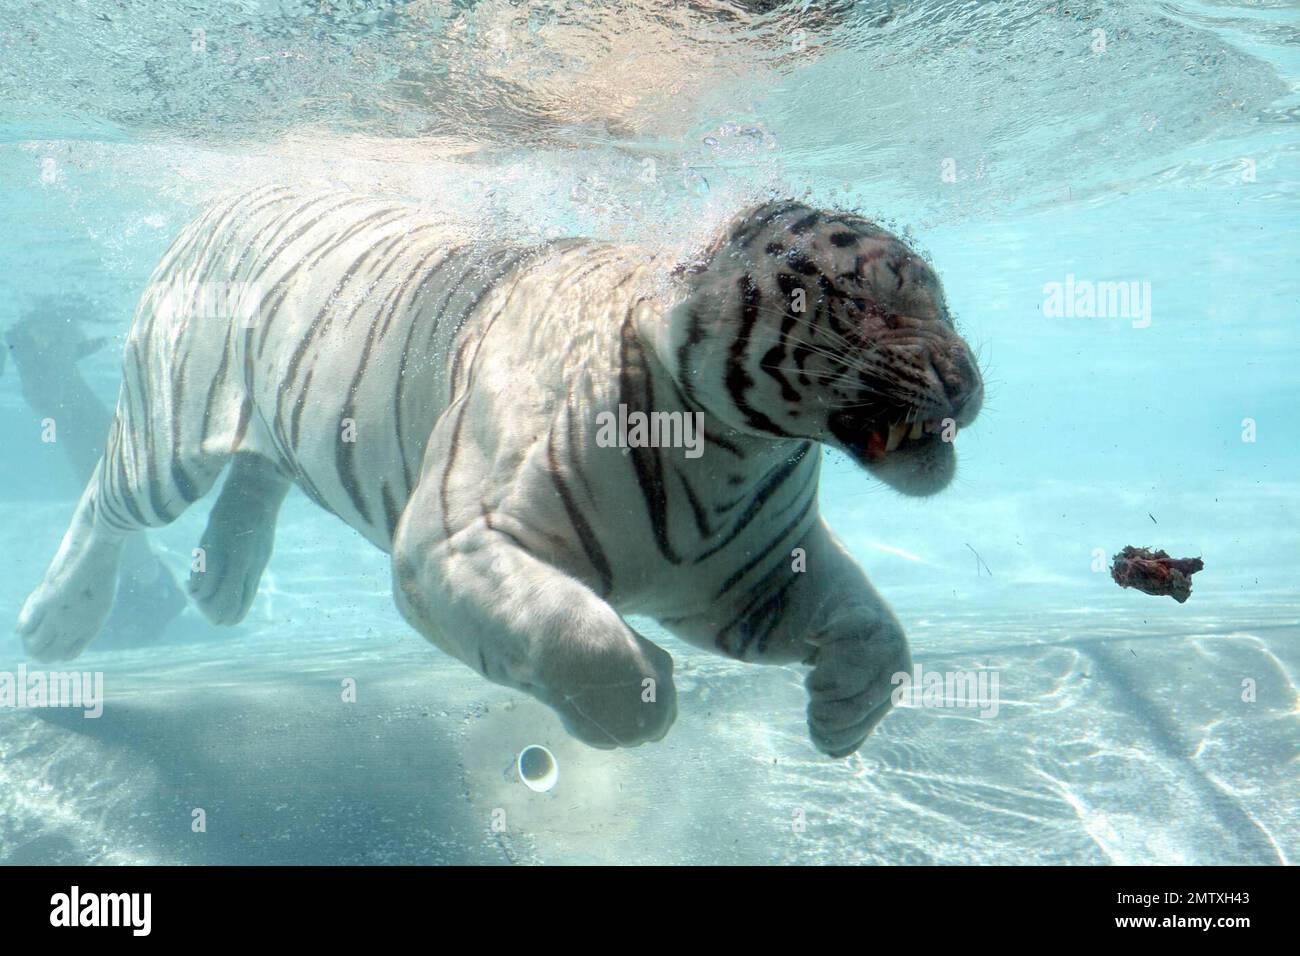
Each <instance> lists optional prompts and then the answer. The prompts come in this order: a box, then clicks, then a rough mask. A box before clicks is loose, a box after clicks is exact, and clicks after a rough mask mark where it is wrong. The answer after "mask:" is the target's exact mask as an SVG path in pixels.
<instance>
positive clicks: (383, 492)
mask: <svg viewBox="0 0 1300 956" xmlns="http://www.w3.org/2000/svg"><path fill="white" fill-rule="evenodd" d="M705 261H706V264H705V265H703V266H699V267H696V268H694V269H676V270H673V269H672V263H667V262H663V261H661V260H660V259H658V258H656V256H655V255H653V254H651V253H649V252H647V251H645V250H644V249H641V248H639V247H636V246H633V245H628V244H611V243H604V242H594V241H584V240H576V239H568V240H561V241H556V242H551V243H546V244H541V245H537V246H523V245H520V246H511V245H499V244H486V243H474V242H469V241H465V240H463V239H462V238H460V237H457V236H456V235H454V234H453V233H452V231H451V230H449V229H448V227H446V226H445V225H443V224H440V223H438V222H436V221H435V220H433V219H432V218H429V217H426V216H423V215H421V214H420V213H418V212H417V211H415V210H413V209H411V208H408V207H406V206H403V205H402V204H400V203H397V202H392V201H385V200H380V199H374V198H368V197H364V196H358V195H353V194H346V193H338V192H325V193H304V192H300V191H299V190H296V189H292V188H287V187H286V188H277V187H267V188H263V189H259V190H256V191H254V192H252V193H249V194H246V195H243V196H240V197H238V198H236V199H234V200H231V201H229V202H226V203H224V204H222V205H218V206H215V207H213V208H211V209H209V210H208V211H207V212H206V213H205V214H204V215H202V216H201V217H200V218H199V219H198V220H197V221H196V222H194V223H193V224H192V225H191V226H189V227H188V228H187V229H186V230H185V232H184V233H183V234H182V235H181V236H180V238H179V239H178V240H177V241H176V242H175V243H174V244H173V246H172V247H171V249H170V250H169V251H168V252H167V254H166V255H165V256H164V258H163V260H162V262H161V263H160V264H159V266H158V268H157V270H156V272H155V274H154V277H153V281H152V282H151V283H150V286H149V291H148V292H147V293H146V294H145V296H144V297H143V299H142V301H141V303H140V306H139V309H138V311H137V313H136V316H135V319H134V322H133V325H132V328H131V332H130V335H129V338H128V341H127V344H126V349H125V358H124V376H123V384H122V389H121V395H120V398H119V400H118V405H117V413H116V419H115V421H114V423H113V426H112V431H111V434H110V436H109V438H108V443H107V447H106V449H105V451H104V455H103V457H102V459H101V461H100V463H99V465H98V467H97V469H96V472H95V475H94V476H93V477H92V479H91V481H90V483H89V485H88V486H87V488H86V490H85V492H84V494H83V495H82V497H81V501H80V504H79V505H78V507H77V511H76V514H75V516H74V518H73V520H72V525H71V527H70V528H69V530H68V532H67V534H66V536H65V537H64V539H63V543H62V546H61V547H60V548H59V551H58V553H57V555H56V556H55V558H54V560H53V562H52V564H51V566H50V568H49V570H48V571H47V573H46V575H45V579H44V581H43V582H42V583H41V585H40V586H39V587H38V588H37V589H36V591H35V592H34V593H33V594H32V595H31V596H30V597H29V598H28V600H27V602H26V604H25V605H24V607H23V609H22V612H21V614H20V616H19V622H18V630H19V633H20V634H21V635H22V636H23V639H24V641H25V645H26V647H27V649H28V651H29V652H30V653H31V654H32V655H33V656H35V657H37V658H40V659H67V658H71V657H75V656H76V655H77V654H79V653H80V652H81V651H82V649H83V648H84V647H85V646H86V645H87V644H88V643H89V642H90V641H91V640H92V639H93V638H94V637H95V634H96V632H97V631H98V630H99V628H100V626H101V624H102V623H103V621H104V618H105V616H106V615H107V613H108V611H109V608H110V606H111V603H112V600H113V585H112V582H114V581H115V580H116V578H117V575H116V573H115V572H116V565H117V562H118V560H119V557H120V555H121V552H122V546H123V542H124V541H125V540H126V538H127V536H128V535H129V534H130V533H131V532H134V531H136V530H138V529H141V528H145V527H149V526H158V525H163V524H166V523H167V522H170V521H172V520H173V519H175V518H176V517H177V516H178V515H179V514H180V513H181V512H182V511H184V510H185V508H186V507H187V506H188V505H189V504H190V503H192V502H193V501H195V500H196V499H197V498H198V497H199V496H201V495H202V494H204V493H205V492H206V491H207V490H208V489H209V488H210V487H211V486H212V484H213V483H214V482H215V481H216V479H217V477H218V475H219V474H220V473H221V471H222V469H223V468H224V467H225V466H226V465H227V464H228V463H229V464H230V466H231V467H230V470H229V473H228V476H227V478H226V480H225V483H224V485H223V487H222V490H221V493H220V495H219V496H218V498H217V501H216V503H215V505H214V507H213V509H212V513H211V516H210V518H209V521H208V525H207V530H206V531H205V532H204V534H203V537H202V540H201V541H200V546H201V547H202V548H203V550H204V553H205V555H206V569H205V570H203V571H197V572H195V573H194V574H193V575H192V576H191V580H190V591H191V594H192V595H193V597H194V599H195V600H196V601H197V603H198V604H199V606H200V607H201V608H202V610H203V611H204V612H205V614H206V615H207V616H208V617H209V618H210V619H211V620H213V621H215V622H219V623H234V622H236V621H239V620H240V619H241V618H242V617H243V616H244V614H245V613H246V612H247V611H248V608H249V605H250V604H251V602H252V599H253V596H254V593H255V592H256V589H257V584H258V580H259V577H260V575H261V573H262V570H263V568H264V567H265V565H266V562H267V559H268V557H269V555H270V552H271V544H272V537H273V534H274V525H275V518H276V512H277V510H278V508H279V506H280V503H281V501H282V500H283V498H284V496H285V494H286V492H287V491H288V489H289V487H290V486H291V485H294V484H296V485H298V486H299V487H300V488H302V489H303V490H304V491H305V492H306V493H307V494H308V495H309V496H310V497H311V498H312V499H314V500H315V501H316V502H317V503H318V504H320V505H321V506H322V507H324V508H326V509H327V510H329V511H331V512H333V513H334V514H336V515H337V516H339V517H340V518H341V519H343V520H344V521H346V522H347V523H348V524H349V525H351V526H352V527H354V528H356V529H357V530H358V531H360V532H361V533H362V534H363V535H365V536H366V537H367V538H369V539H370V540H371V541H372V542H374V544H375V545H377V546H378V547H380V548H382V549H384V550H385V551H386V552H388V553H390V554H391V555H392V567H393V581H394V589H393V590H394V595H395V598H396V601H397V605H398V607H399V608H400V609H401V611H402V613H403V615H404V616H405V617H406V619H407V620H408V621H409V622H410V624H411V625H412V626H413V627H414V628H415V629H416V630H417V631H419V632H420V633H421V634H423V635H424V636H425V637H426V638H427V639H428V640H429V641H431V642H432V643H433V644H435V645H437V646H438V647H439V648H441V649H442V650H444V651H446V652H447V653H449V654H451V655H453V656H455V657H457V658H459V659H460V660H461V661H463V662H465V663H466V664H468V665H469V666H470V667H472V668H474V669H476V670H478V671H479V672H481V673H482V674H483V675H484V676H485V677H487V678H488V679H490V680H493V681H496V682H498V683H501V684H505V685H508V686H510V687H514V688H518V689H521V690H524V691H527V692H528V693H530V694H532V695H534V696H536V697H537V698H539V699H540V700H542V701H543V702H545V703H546V704H548V705H550V706H551V707H552V708H554V709H555V710H556V711H557V712H558V713H559V715H560V717H561V718H562V719H563V721H564V723H565V725H566V727H567V728H568V729H569V731H570V732H571V733H572V734H574V735H575V736H576V737H578V738H579V739H581V740H583V741H585V742H587V743H589V744H591V745H593V746H596V747H613V746H631V745H635V744H638V743H641V742H644V741H649V740H658V739H660V738H662V737H663V735H664V734H665V733H666V732H667V730H668V728H669V726H670V725H671V724H672V722H673V719H674V717H675V714H676V695H675V692H674V688H673V680H672V666H673V665H672V659H671V658H670V657H669V655H668V654H667V653H665V652H664V651H663V650H661V649H660V648H659V647H657V646H656V645H654V644H652V643H650V642H649V641H647V640H646V639H645V638H644V637H642V636H641V635H640V634H638V633H636V632H635V631H634V630H633V629H632V628H630V627H629V626H628V625H627V624H626V623H625V621H624V615H625V614H644V615H648V616H650V617H652V618H655V619H657V620H659V621H660V622H662V623H663V625H664V626H665V627H667V628H668V629H669V630H671V631H672V632H673V633H674V634H676V635H678V636H680V637H681V638H683V639H685V640H686V641H689V642H691V643H693V644H696V645H699V646H702V647H706V648H709V649H711V650H716V651H719V652H721V653H724V654H728V655H731V656H733V657H736V658H740V659H744V660H752V661H761V662H769V663H805V664H809V665H811V667H812V670H811V673H810V674H809V675H808V678H807V687H808V691H809V695H810V701H809V705H808V723H809V729H810V733H811V735H812V739H813V741H814V743H815V744H816V746H817V747H819V748H820V749H821V750H822V751H824V752H825V753H827V754H830V755H833V756H842V755H846V754H849V753H851V752H853V751H854V750H856V749H857V747H858V746H859V745H860V744H861V743H862V741H863V740H864V739H865V738H866V737H867V735H868V734H869V733H870V731H871V729H872V728H873V727H874V726H875V725H876V723H877V722H878V721H879V720H880V719H881V717H883V716H884V714H885V713H886V711H887V710H888V708H889V703H890V691H891V683H890V678H891V675H892V674H894V673H895V672H898V671H905V670H910V667H911V662H910V658H909V653H908V648H907V642H906V639H905V637H904V635H903V631H902V629H901V628H900V626H899V624H898V622H897V620H896V619H895V617H894V615H893V613H892V612H891V611H890V610H889V608H888V607H887V606H886V604H885V603H884V601H883V600H882V599H881V598H880V597H879V596H878V595H877V593H876V591H875V590H874V589H873V588H872V586H871V585H870V584H869V583H868V581H867V579H866V577H865V575H864V574H863V573H862V571H861V570H860V569H859V568H858V566H857V565H856V564H855V563H854V562H853V561H852V560H851V559H850V557H849V556H848V554H847V553H846V552H845V550H844V549H843V547H842V546H841V545H840V544H839V543H838V542H837V541H836V539H835V538H834V536H833V535H832V534H831V532H830V531H829V530H828V528H827V527H826V525H825V523H824V522H823V520H822V519H821V517H820V516H819V514H818V509H817V489H818V471H819V467H820V462H821V447H820V445H819V443H820V442H824V443H827V444H830V445H832V446H836V447H839V448H841V449H843V450H845V451H847V452H848V453H849V454H850V455H852V456H853V457H854V458H855V459H857V460H858V461H860V462H861V463H862V464H863V465H865V466H866V468H868V469H869V470H870V471H871V472H873V473H874V474H875V475H877V476H878V477H880V478H881V479H883V480H884V481H886V482H888V483H889V484H891V485H893V486H894V487H895V488H898V489H899V490H901V491H903V492H905V493H911V494H930V493H933V492H935V491H938V490H939V489H940V488H942V487H943V486H944V485H946V484H947V482H948V481H949V480H950V478H951V476H952V473H953V470H954V468H955V452H954V449H953V446H952V444H951V442H950V441H949V440H948V439H949V438H950V437H951V431H952V429H954V428H955V427H958V426H964V425H966V424H968V423H969V422H970V421H971V420H972V419H973V418H974V417H975V415H976V413H977V411H978V409H979V406H980V404H981V401H982V396H983V385H982V382H981V378H980V373H979V370H978V368H977V365H976V363H975V361H974V359H973V356H972V354H971V351H970V349H969V348H968V347H967V345H966V343H965V342H964V341H963V340H962V339H961V337H960V336H958V334H957V333H956V332H955V331H954V329H953V325H952V321H951V319H950V317H949V314H948V310H947V307H946V305H945V303H944V300H943V295H942V292H941V291H940V287H939V283H938V280H937V279H936V277H935V275H934V273H933V272H932V271H931V269H930V268H929V267H928V266H927V265H926V263H925V262H924V261H923V260H922V259H921V258H920V257H919V256H917V255H916V254H915V253H913V252H912V251H911V250H909V249H908V248H907V246H905V245H904V244H903V243H902V242H901V241H900V240H898V239H897V238H895V237H893V236H892V235H890V234H889V233H887V232H885V231H884V230H882V229H879V228H877V227H875V226H873V225H871V224H870V223H868V222H866V221H865V220H863V219H861V218H858V217H856V216H852V215H847V214H837V213H828V212H820V211H816V210H813V209H810V208H808V207H807V206H804V205H801V204H798V203H795V202H783V203H774V204H768V205H765V206H761V207H758V208H756V209H754V210H751V211H749V212H748V213H747V214H745V215H743V216H741V217H740V218H739V219H738V220H737V222H736V223H734V224H733V226H731V227H729V228H728V230H727V231H726V232H725V233H724V234H723V235H722V236H721V237H720V238H719V240H718V242H717V244H716V245H715V246H714V248H713V250H712V251H711V253H710V254H709V255H708V257H707V258H706V260H705ZM214 284H216V285H218V286H219V287H223V288H228V289H244V290H246V289H259V290H262V294H261V295H260V297H256V298H255V301H252V300H250V301H246V300H243V299H241V300H240V302H239V303H236V305H237V306H238V308H236V309H234V311H235V312H236V313H238V312H239V311H240V309H241V308H242V309H243V310H244V312H246V313H247V314H246V316H245V317H244V318H239V317H238V316H236V317H235V318H233V319H232V318H230V317H229V315H226V316H225V317H222V316H216V317H214V316H211V315H208V314H206V313H207V312H209V311H210V310H211V306H210V303H208V302H205V301H204V299H205V297H210V295H209V293H207V292H205V291H204V290H210V289H211V288H212V287H213V286H214ZM665 289H667V290H669V291H668V292H667V293H666V292H665V291H664V290H665ZM240 294H241V295H243V293H240ZM227 311H229V310H227ZM619 406H625V408H624V409H623V411H624V413H625V414H629V415H630V413H631V412H635V411H642V412H670V413H683V414H686V413H690V414H698V415H699V416H701V417H700V418H699V419H696V420H698V421H700V422H702V423H703V434H704V453H703V454H702V455H699V456H697V457H693V456H690V455H687V454H684V453H683V450H682V449H680V448H676V449H675V448H665V447H645V446H639V447H633V448H631V449H630V450H628V449H625V448H618V447H608V446H609V444H610V443H609V442H608V441H605V442H602V441H599V440H598V437H599V431H600V428H601V424H600V423H601V421H606V423H607V422H608V418H607V416H604V415H602V414H601V413H603V412H610V413H617V412H618V410H619ZM945 420H950V421H947V422H946V423H945ZM945 424H946V426H947V427H946V428H945V427H944V425H945ZM633 444H634V443H633ZM796 548H799V549H803V554H804V556H805V560H806V568H807V570H806V571H803V572H802V573H801V572H800V571H799V570H797V568H798V562H796V561H794V560H792V557H791V555H792V554H793V553H795V551H794V549H796Z"/></svg>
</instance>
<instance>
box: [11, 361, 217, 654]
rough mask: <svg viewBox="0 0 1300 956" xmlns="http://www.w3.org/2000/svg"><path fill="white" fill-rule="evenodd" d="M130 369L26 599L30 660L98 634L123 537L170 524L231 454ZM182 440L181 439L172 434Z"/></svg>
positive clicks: (22, 615)
mask: <svg viewBox="0 0 1300 956" xmlns="http://www.w3.org/2000/svg"><path fill="white" fill-rule="evenodd" d="M136 373H137V370H136V369H128V372H127V376H126V379H125V381H124V383H123V388H122V393H121V396H120V398H119V400H118V404H117V412H116V416H115V418H114V420H113V427H112V431H111V433H110V435H109V440H108V444H107V447H106V448H105V451H104V455H103V457H102V458H101V459H100V461H99V464H97V465H96V466H95V471H94V473H93V474H92V475H91V477H90V481H89V483H88V484H87V485H86V490H85V491H84V492H83V493H82V495H81V500H80V502H79V503H78V505H77V510H76V512H75V513H74V515H73V518H72V523H71V525H70V526H69V528H68V531H67V533H66V534H65V535H64V536H63V542H62V544H60V546H59V550H58V553H57V554H55V556H54V560H53V561H52V562H50V566H49V568H48V569H47V570H46V572H45V577H44V578H43V579H42V581H41V583H40V585H38V586H37V588H36V590H35V591H33V592H32V593H31V595H30V596H29V597H28V598H27V600H26V601H25V602H24V604H23V608H22V611H21V612H19V615H18V625H17V631H18V634H19V636H20V637H21V638H22V640H23V646H24V647H25V648H26V649H27V652H28V653H29V654H30V655H31V656H32V657H34V658H36V659H37V660H42V661H51V660H71V659H72V658H74V657H76V656H77V655H78V654H80V653H81V652H82V651H83V650H85V648H86V646H87V645H89V644H90V642H91V641H93V640H94V639H95V637H96V636H97V635H98V634H99V631H100V629H101V628H102V627H103V625H104V621H105V620H106V619H107V618H108V615H109V612H110V611H111V610H112V607H113V599H114V597H115V596H116V592H117V582H118V572H119V569H120V565H121V561H122V551H123V548H124V546H125V544H126V542H127V540H128V539H129V537H130V535H132V534H133V533H135V532H137V531H140V530H142V529H144V528H147V527H160V526H162V525H166V524H169V523H171V522H172V521H174V520H175V519H176V518H178V517H179V516H180V515H181V513H182V512H184V511H185V509H186V508H187V507H189V505H190V504H191V503H192V502H193V501H195V500H196V499H198V498H199V497H201V496H202V495H203V494H205V493H206V492H207V491H208V489H209V488H211V487H212V485H213V483H214V482H215V481H216V479H217V476H218V475H219V474H220V473H221V469H222V468H223V467H225V464H226V461H227V460H228V459H229V457H230V456H229V455H228V454H213V453H211V452H203V451H201V450H200V449H201V448H202V447H203V446H202V442H201V441H200V440H198V439H199V437H200V436H197V435H194V434H192V433H191V427H190V426H188V425H187V422H186V421H185V420H181V421H176V422H173V421H172V419H171V415H172V414H175V411H174V410H172V409H169V408H168V407H167V406H165V405H159V406H154V405H151V404H149V402H148V398H149V397H150V396H151V395H153V394H155V393H156V392H157V386H155V387H154V388H149V387H145V386H144V385H143V384H142V383H141V381H140V379H139V377H137V374H136ZM177 438H179V441H177V440H175V439H177Z"/></svg>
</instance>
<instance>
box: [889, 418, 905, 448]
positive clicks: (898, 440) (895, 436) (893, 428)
mask: <svg viewBox="0 0 1300 956" xmlns="http://www.w3.org/2000/svg"><path fill="white" fill-rule="evenodd" d="M906 433H907V425H905V424H904V423H903V422H897V423H895V424H893V425H890V426H889V440H888V441H887V442H886V443H885V451H893V450H894V449H895V448H897V447H898V446H899V445H901V444H902V443H903V435H904V434H906Z"/></svg>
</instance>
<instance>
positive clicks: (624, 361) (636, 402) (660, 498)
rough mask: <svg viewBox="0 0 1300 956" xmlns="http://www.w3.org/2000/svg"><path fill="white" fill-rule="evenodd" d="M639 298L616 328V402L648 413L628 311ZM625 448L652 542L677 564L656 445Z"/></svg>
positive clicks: (650, 390) (646, 380) (648, 394)
mask: <svg viewBox="0 0 1300 956" xmlns="http://www.w3.org/2000/svg"><path fill="white" fill-rule="evenodd" d="M640 301H641V300H639V299H638V300H637V301H636V302H633V303H632V305H631V306H630V307H629V308H628V310H627V315H626V316H625V317H624V319H623V327H622V329H621V331H620V343H619V361H620V364H621V366H622V367H621V368H620V370H619V377H618V379H619V402H620V403H621V404H624V405H627V407H628V409H629V411H631V410H637V411H643V412H646V413H647V414H648V413H650V412H651V411H652V410H653V409H654V385H653V383H652V382H651V379H650V373H649V371H648V370H647V369H646V361H645V353H644V350H643V349H642V346H641V340H640V339H639V338H638V337H637V334H636V327H635V325H634V323H633V321H632V313H633V311H634V310H635V309H636V307H637V305H638V304H639V302H640ZM629 452H630V454H629V455H628V458H629V459H630V460H631V462H632V468H633V470H634V471H635V472H636V482H637V485H638V487H640V489H641V497H642V498H643V499H644V500H645V506H646V511H647V512H648V516H649V519H650V528H651V530H652V531H653V533H654V538H655V545H656V546H657V547H658V548H659V553H660V554H662V555H663V556H664V559H665V560H666V561H667V562H668V563H669V564H681V563H682V559H681V557H680V556H679V555H678V554H677V552H676V551H675V550H674V548H673V546H672V544H671V542H669V540H668V527H669V516H668V490H667V487H666V486H665V484H664V468H663V459H662V458H660V456H659V449H658V448H643V447H637V448H631V449H629Z"/></svg>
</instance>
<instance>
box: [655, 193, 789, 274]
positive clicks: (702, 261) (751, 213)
mask: <svg viewBox="0 0 1300 956" xmlns="http://www.w3.org/2000/svg"><path fill="white" fill-rule="evenodd" d="M791 208H805V207H803V206H802V205H801V204H799V203H794V202H791V201H783V202H762V203H757V204H755V205H753V206H749V207H747V208H746V209H745V210H743V211H742V212H740V213H738V214H737V215H735V216H733V217H732V218H731V219H730V220H729V221H728V222H727V223H726V225H724V226H723V227H722V228H721V229H719V230H718V233H717V235H715V236H714V237H713V241H712V242H711V243H709V245H708V246H707V247H706V248H705V249H703V250H702V251H700V252H697V253H695V254H693V255H690V256H687V257H686V258H685V259H683V260H682V261H681V262H679V263H678V264H677V265H676V266H674V267H673V270H672V275H673V277H674V278H676V277H681V276H697V275H699V274H700V273H702V272H705V271H707V270H708V268H709V266H710V265H712V264H713V260H714V259H716V258H717V256H718V253H720V252H721V251H722V250H723V249H724V248H725V247H726V246H727V245H728V244H730V243H731V242H732V241H733V240H735V239H736V238H738V237H741V236H743V235H744V234H745V233H746V231H747V230H748V229H749V227H750V224H751V223H753V222H755V221H758V220H762V221H767V220H768V219H771V218H776V217H777V216H779V215H780V214H781V213H782V212H784V211H788V210H789V209H791Z"/></svg>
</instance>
